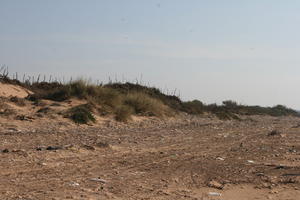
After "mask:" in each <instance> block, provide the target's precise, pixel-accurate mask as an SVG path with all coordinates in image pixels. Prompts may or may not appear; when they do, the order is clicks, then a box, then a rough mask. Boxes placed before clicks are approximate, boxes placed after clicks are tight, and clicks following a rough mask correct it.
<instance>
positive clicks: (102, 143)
mask: <svg viewBox="0 0 300 200" xmlns="http://www.w3.org/2000/svg"><path fill="white" fill-rule="evenodd" d="M97 147H100V148H108V147H109V144H108V143H107V142H98V143H97Z"/></svg>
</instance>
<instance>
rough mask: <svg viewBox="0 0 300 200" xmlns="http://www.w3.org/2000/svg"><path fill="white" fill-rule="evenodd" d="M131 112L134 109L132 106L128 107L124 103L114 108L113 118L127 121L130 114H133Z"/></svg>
mask: <svg viewBox="0 0 300 200" xmlns="http://www.w3.org/2000/svg"><path fill="white" fill-rule="evenodd" d="M133 112H134V111H133V109H132V107H129V106H126V105H123V106H119V107H118V108H117V109H116V116H115V119H116V120H117V121H120V122H127V121H128V120H130V119H131V115H132V114H133Z"/></svg>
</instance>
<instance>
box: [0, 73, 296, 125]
mask: <svg viewBox="0 0 300 200" xmlns="http://www.w3.org/2000/svg"><path fill="white" fill-rule="evenodd" d="M0 82H4V83H10V84H17V85H20V86H23V87H25V88H28V89H30V90H31V91H33V92H34V94H32V95H29V96H28V97H27V99H29V100H31V101H34V102H35V103H36V104H37V105H38V104H39V102H40V100H42V99H48V100H53V101H58V102H59V101H65V100H68V99H71V98H79V99H85V100H86V101H87V104H84V105H80V106H77V107H74V108H72V109H70V110H68V111H67V112H66V113H65V117H68V118H70V119H72V120H73V121H74V122H76V123H88V122H94V121H95V116H94V114H98V115H101V116H105V115H109V114H113V115H114V116H115V119H116V120H118V121H122V122H127V121H129V120H130V119H131V118H132V115H142V116H157V117H163V116H173V115H175V114H176V113H178V112H185V113H188V114H192V115H201V114H203V113H213V114H214V115H216V116H217V117H218V118H219V119H221V120H231V119H235V120H240V118H239V116H240V115H270V116H288V115H291V116H299V113H298V112H297V111H295V110H293V109H290V108H287V107H285V106H283V105H277V106H274V107H261V106H247V105H241V104H238V103H236V102H234V101H231V100H228V101H224V102H223V104H222V105H217V104H208V105H207V104H204V103H202V102H201V101H199V100H193V101H182V100H181V99H180V98H179V97H178V96H175V95H167V94H164V93H163V92H161V91H160V90H159V89H157V88H154V87H147V86H143V85H141V84H138V83H108V84H101V85H95V84H90V83H88V82H86V81H83V80H76V81H70V82H69V83H59V82H57V81H54V82H46V81H42V82H39V81H36V82H30V81H25V82H21V81H19V80H17V79H10V78H9V77H8V75H7V74H2V75H0ZM13 100H14V101H16V102H18V103H20V104H21V103H22V101H20V100H18V99H13Z"/></svg>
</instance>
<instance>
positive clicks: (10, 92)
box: [0, 83, 31, 98]
mask: <svg viewBox="0 0 300 200" xmlns="http://www.w3.org/2000/svg"><path fill="white" fill-rule="evenodd" d="M30 93H31V92H30V91H29V90H27V89H25V88H22V87H20V86H18V85H11V84H5V83H0V96H3V97H15V96H16V97H19V98H25V97H27V96H28V94H30Z"/></svg>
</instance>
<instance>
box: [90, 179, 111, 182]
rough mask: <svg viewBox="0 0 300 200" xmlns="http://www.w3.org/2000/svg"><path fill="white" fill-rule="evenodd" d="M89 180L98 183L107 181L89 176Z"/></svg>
mask: <svg viewBox="0 0 300 200" xmlns="http://www.w3.org/2000/svg"><path fill="white" fill-rule="evenodd" d="M90 180H91V181H95V182H99V183H106V182H107V181H106V180H104V179H101V178H91V179H90Z"/></svg>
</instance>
